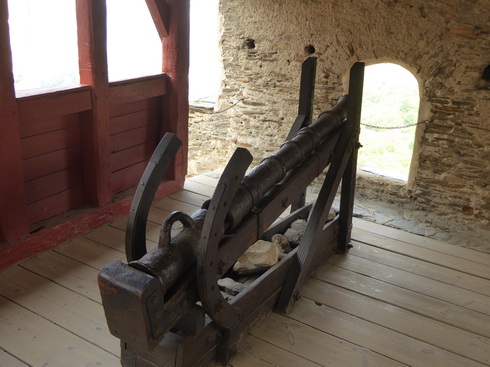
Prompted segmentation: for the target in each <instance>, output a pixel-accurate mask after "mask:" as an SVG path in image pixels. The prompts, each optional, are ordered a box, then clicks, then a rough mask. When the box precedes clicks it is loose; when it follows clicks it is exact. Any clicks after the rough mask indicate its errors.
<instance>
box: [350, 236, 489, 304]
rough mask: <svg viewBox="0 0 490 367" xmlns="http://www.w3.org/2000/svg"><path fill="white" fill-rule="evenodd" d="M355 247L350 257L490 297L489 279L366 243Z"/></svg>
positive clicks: (358, 243) (356, 244) (355, 243)
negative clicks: (356, 257)
mask: <svg viewBox="0 0 490 367" xmlns="http://www.w3.org/2000/svg"><path fill="white" fill-rule="evenodd" d="M353 245H354V247H353V248H352V249H351V250H350V251H349V255H350V254H353V255H355V256H358V257H362V258H364V259H367V260H371V261H375V262H378V263H380V264H389V265H390V266H391V267H394V268H397V269H400V270H404V271H407V272H410V273H413V274H419V275H421V276H423V277H426V278H429V279H434V280H437V281H440V282H443V283H446V284H451V285H454V286H456V287H458V288H463V289H467V290H470V291H472V292H476V293H480V294H484V295H486V296H490V287H489V286H488V280H487V279H483V278H480V277H476V276H474V275H470V274H466V273H461V272H459V271H457V270H453V269H449V268H446V267H444V266H440V265H435V264H431V263H428V262H426V261H423V260H419V259H414V258H412V257H409V256H405V255H402V254H397V253H394V252H391V251H388V250H384V249H381V248H378V247H373V246H370V245H367V244H365V243H360V242H357V241H353Z"/></svg>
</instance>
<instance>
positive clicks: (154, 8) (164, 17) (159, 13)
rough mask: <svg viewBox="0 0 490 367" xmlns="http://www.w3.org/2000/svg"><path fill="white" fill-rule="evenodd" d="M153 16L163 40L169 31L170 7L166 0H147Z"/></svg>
mask: <svg viewBox="0 0 490 367" xmlns="http://www.w3.org/2000/svg"><path fill="white" fill-rule="evenodd" d="M146 5H147V6H148V9H149V10H150V14H151V17H152V18H153V22H154V23H155V27H156V29H157V31H158V35H159V36H160V39H161V40H162V41H163V39H164V38H165V37H167V36H168V33H169V31H168V30H169V20H170V9H169V6H168V4H167V1H166V0H146Z"/></svg>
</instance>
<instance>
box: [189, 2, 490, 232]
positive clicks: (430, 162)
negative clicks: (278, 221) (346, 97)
mask: <svg viewBox="0 0 490 367" xmlns="http://www.w3.org/2000/svg"><path fill="white" fill-rule="evenodd" d="M220 11H221V15H222V25H221V26H222V27H221V31H222V34H221V40H220V43H221V55H222V63H223V82H222V90H221V95H220V98H219V102H218V104H217V106H216V107H215V111H214V112H219V113H210V112H212V111H209V110H207V111H204V110H197V109H194V110H193V111H192V114H191V123H190V174H196V173H199V172H203V171H207V170H210V169H214V168H218V167H221V166H223V165H224V164H225V163H226V161H227V159H228V158H229V157H230V156H231V153H232V152H233V150H234V149H235V148H236V147H237V146H241V147H246V148H248V149H250V150H251V152H252V154H253V155H254V157H255V159H256V161H259V160H260V159H262V158H263V157H265V156H267V155H269V154H271V153H273V152H274V151H275V150H276V149H277V148H278V147H279V146H280V144H281V143H282V142H283V141H284V138H285V136H286V134H287V132H288V130H289V128H290V126H291V124H292V122H293V121H294V118H295V115H296V112H297V100H298V87H299V76H300V75H299V74H300V67H301V62H302V61H303V60H304V59H305V57H306V56H307V55H308V54H309V53H312V52H313V51H314V53H313V55H314V56H316V57H317V58H318V68H317V85H316V95H315V110H316V112H315V116H317V115H318V113H319V112H320V111H322V110H325V109H328V108H329V107H330V106H332V105H333V104H335V101H336V99H337V98H338V97H339V96H340V95H342V93H343V90H344V84H345V82H346V81H345V79H346V78H345V76H346V74H347V73H348V70H349V68H350V66H351V65H352V64H353V63H354V62H356V61H363V62H366V63H367V64H373V63H378V62H387V61H388V62H394V63H397V64H400V65H402V66H404V67H406V68H407V69H408V70H410V71H411V72H412V73H413V74H414V75H415V76H416V77H417V79H418V80H419V83H420V91H421V100H422V101H421V112H420V118H421V119H422V118H428V117H430V118H431V119H432V122H431V123H429V124H426V125H420V126H419V127H418V131H417V139H416V140H417V141H416V143H415V149H414V159H413V162H412V172H411V178H410V180H409V184H408V185H405V184H400V183H396V182H393V183H392V184H391V183H390V181H389V180H388V181H387V180H382V181H379V180H378V179H377V178H376V176H371V175H368V176H363V177H361V179H360V180H359V183H358V192H359V193H360V194H361V195H367V196H370V197H372V198H380V199H381V200H390V201H392V202H396V203H398V204H399V205H402V206H406V207H407V208H409V209H410V210H424V211H427V212H428V213H429V212H430V213H434V214H437V215H438V216H439V217H445V216H447V217H451V218H453V219H471V220H474V219H477V220H478V222H480V223H488V222H489V221H490V143H489V142H490V82H487V81H485V80H483V79H482V73H483V70H484V69H485V68H486V67H487V65H488V64H490V1H488V0H437V1H425V0H356V1H353V0H350V1H348V0H346V1H331V0H247V1H244V0H221V1H220ZM361 143H362V142H361ZM380 182H381V184H380Z"/></svg>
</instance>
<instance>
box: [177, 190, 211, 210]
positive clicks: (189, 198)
mask: <svg viewBox="0 0 490 367" xmlns="http://www.w3.org/2000/svg"><path fill="white" fill-rule="evenodd" d="M170 197H171V198H172V199H175V200H179V201H182V202H184V203H187V204H192V205H197V206H199V207H201V205H202V204H203V203H204V202H205V201H206V200H208V199H209V198H210V197H211V196H208V195H200V194H198V193H195V192H191V191H188V190H181V191H179V192H177V193H175V194H173V195H170Z"/></svg>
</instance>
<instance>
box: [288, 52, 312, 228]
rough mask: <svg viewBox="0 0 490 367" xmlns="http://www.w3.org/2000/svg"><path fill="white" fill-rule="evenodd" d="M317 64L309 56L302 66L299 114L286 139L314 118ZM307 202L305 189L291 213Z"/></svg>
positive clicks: (292, 136)
mask: <svg viewBox="0 0 490 367" xmlns="http://www.w3.org/2000/svg"><path fill="white" fill-rule="evenodd" d="M316 64H317V59H316V57H308V58H307V59H306V60H305V61H304V62H303V65H302V67H301V84H300V88H299V106H298V116H297V117H296V120H295V121H294V123H293V127H292V128H291V130H290V131H289V134H288V136H287V138H286V140H291V139H293V138H294V137H295V136H296V134H298V131H299V130H300V129H301V128H303V127H305V126H309V125H311V122H312V119H313V99H314V97H315V80H316ZM305 203H306V191H303V192H302V193H301V194H300V195H299V197H298V200H297V201H296V202H294V203H293V204H292V205H291V213H293V212H295V211H296V210H298V209H300V208H302V207H304V206H305ZM301 219H306V217H305V216H302V217H301Z"/></svg>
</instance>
